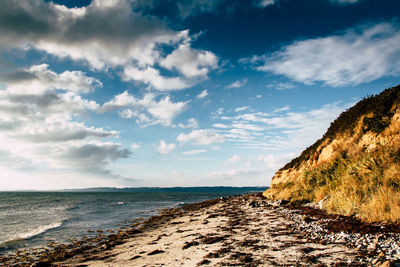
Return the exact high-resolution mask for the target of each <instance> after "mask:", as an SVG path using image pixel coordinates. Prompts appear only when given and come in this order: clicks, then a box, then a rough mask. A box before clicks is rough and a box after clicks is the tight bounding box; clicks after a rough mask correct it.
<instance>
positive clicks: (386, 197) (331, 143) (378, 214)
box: [264, 86, 400, 222]
mask: <svg viewBox="0 0 400 267" xmlns="http://www.w3.org/2000/svg"><path fill="white" fill-rule="evenodd" d="M264 195H265V196H267V197H270V198H278V199H286V200H290V201H292V202H298V203H304V202H318V201H320V200H322V199H325V200H324V203H323V208H324V209H325V210H327V211H328V212H332V213H340V214H345V215H356V216H359V217H360V218H361V219H363V220H364V221H368V222H376V221H385V222H400V86H396V87H393V88H389V89H387V90H385V91H383V92H382V93H381V94H379V95H375V96H369V97H366V98H364V99H363V100H361V101H360V102H359V103H357V104H356V105H355V106H353V107H352V108H350V109H349V110H347V111H345V112H343V113H342V114H341V115H340V116H339V117H338V118H337V119H336V120H335V121H334V122H333V123H332V124H331V126H330V127H329V129H328V130H327V132H326V133H325V134H324V136H323V137H322V138H321V139H320V140H318V141H317V142H316V143H315V144H313V145H312V146H310V147H308V148H307V149H306V150H304V151H303V153H302V154H301V155H300V156H299V157H298V158H295V159H293V160H292V161H291V162H289V163H288V164H286V165H285V166H284V167H283V168H282V169H280V170H279V171H278V172H277V173H276V174H275V176H274V177H273V180H272V183H271V188H270V189H269V190H267V191H266V192H265V193H264Z"/></svg>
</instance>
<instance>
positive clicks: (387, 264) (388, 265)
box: [379, 261, 390, 267]
mask: <svg viewBox="0 0 400 267" xmlns="http://www.w3.org/2000/svg"><path fill="white" fill-rule="evenodd" d="M379 266H380V267H390V261H385V262H384V263H382V264H381V265H379Z"/></svg>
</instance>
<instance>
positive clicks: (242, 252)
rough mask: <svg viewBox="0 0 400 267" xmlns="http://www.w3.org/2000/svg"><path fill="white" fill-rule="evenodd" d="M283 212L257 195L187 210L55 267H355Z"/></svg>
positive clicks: (352, 255)
mask: <svg viewBox="0 0 400 267" xmlns="http://www.w3.org/2000/svg"><path fill="white" fill-rule="evenodd" d="M294 224H295V222H294V221H293V220H291V219H290V216H288V213H287V212H285V209H284V208H281V207H279V206H274V205H270V204H269V203H267V202H265V201H264V200H262V199H260V198H259V197H257V196H256V195H247V196H243V197H234V198H229V199H224V200H221V201H219V202H218V203H217V204H215V205H212V206H210V207H207V208H200V209H198V210H194V211H189V212H188V213H187V214H185V215H184V216H181V217H176V218H174V219H172V220H170V221H168V222H166V223H164V224H160V226H158V227H155V228H153V229H149V230H146V231H145V232H143V233H139V234H136V235H135V236H134V237H132V238H130V239H128V240H127V241H126V242H124V243H123V244H120V245H117V246H115V247H113V248H111V249H107V248H104V250H102V251H98V252H96V253H95V254H93V253H92V254H86V255H78V256H75V257H73V258H71V259H69V260H67V261H64V262H59V263H55V264H59V265H60V266H77V265H80V266H200V265H204V266H207V265H208V266H277V265H303V266H309V265H321V264H322V265H328V266H329V265H334V264H341V265H349V264H354V265H358V263H359V261H360V259H361V257H362V256H361V255H360V254H359V252H358V251H356V250H355V249H353V248H348V247H346V246H345V245H344V244H338V243H324V244H320V243H316V242H312V241H310V240H308V239H307V238H306V237H305V236H303V235H302V233H298V232H296V231H295V230H294V229H295V227H294Z"/></svg>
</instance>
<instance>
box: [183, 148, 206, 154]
mask: <svg viewBox="0 0 400 267" xmlns="http://www.w3.org/2000/svg"><path fill="white" fill-rule="evenodd" d="M205 152H207V150H206V149H193V150H189V151H185V152H182V154H183V155H198V154H201V153H205Z"/></svg>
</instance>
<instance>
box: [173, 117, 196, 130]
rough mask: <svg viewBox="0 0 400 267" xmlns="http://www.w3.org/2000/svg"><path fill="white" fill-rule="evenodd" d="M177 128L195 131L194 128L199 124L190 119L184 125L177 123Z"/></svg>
mask: <svg viewBox="0 0 400 267" xmlns="http://www.w3.org/2000/svg"><path fill="white" fill-rule="evenodd" d="M178 127H179V128H182V129H188V128H192V129H195V128H199V123H198V122H197V120H196V119H195V118H190V119H188V120H187V122H186V124H183V123H179V124H178Z"/></svg>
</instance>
